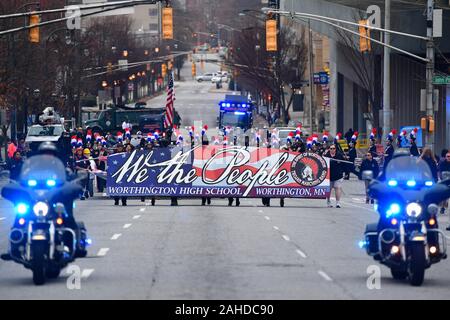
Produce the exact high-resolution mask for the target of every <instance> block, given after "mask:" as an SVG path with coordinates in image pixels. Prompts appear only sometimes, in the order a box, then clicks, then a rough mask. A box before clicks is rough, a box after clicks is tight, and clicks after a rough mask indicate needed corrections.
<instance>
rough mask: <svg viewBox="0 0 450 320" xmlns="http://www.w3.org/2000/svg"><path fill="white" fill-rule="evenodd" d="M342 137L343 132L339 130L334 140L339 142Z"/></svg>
mask: <svg viewBox="0 0 450 320" xmlns="http://www.w3.org/2000/svg"><path fill="white" fill-rule="evenodd" d="M341 139H342V133H340V132H338V134H337V135H336V137H334V142H335V143H337V142H339V140H341Z"/></svg>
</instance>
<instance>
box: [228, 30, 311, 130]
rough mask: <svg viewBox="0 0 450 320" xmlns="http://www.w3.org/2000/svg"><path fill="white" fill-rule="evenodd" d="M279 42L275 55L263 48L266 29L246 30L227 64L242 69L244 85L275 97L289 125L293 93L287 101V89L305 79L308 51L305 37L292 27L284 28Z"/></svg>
mask: <svg viewBox="0 0 450 320" xmlns="http://www.w3.org/2000/svg"><path fill="white" fill-rule="evenodd" d="M278 39H279V43H278V52H276V53H275V54H273V53H272V52H268V51H266V49H265V48H264V45H262V44H265V42H266V41H265V30H264V29H263V28H262V27H261V26H259V25H255V26H254V27H251V28H248V29H246V30H243V32H242V33H241V34H240V36H238V37H237V39H236V42H235V44H234V45H233V51H232V54H231V55H230V58H229V59H228V61H227V63H228V64H229V65H230V66H231V67H233V68H235V70H238V72H239V78H238V82H239V83H240V84H241V86H244V87H245V88H247V89H249V91H253V90H257V91H258V92H263V93H266V94H267V95H271V96H272V98H273V102H274V104H277V105H278V106H279V107H280V110H279V111H280V115H281V117H282V119H283V122H284V123H286V124H287V123H288V120H289V108H290V106H291V104H292V101H293V94H291V96H290V97H288V99H286V97H285V94H284V92H285V90H284V86H285V85H291V84H293V83H295V82H299V81H300V80H302V79H303V76H304V74H305V71H306V66H307V54H308V50H307V47H306V44H305V43H304V41H303V39H304V34H298V33H296V32H295V31H293V29H292V28H291V26H290V25H286V26H283V27H282V28H281V30H280V34H279V37H278ZM286 100H288V102H287V103H286Z"/></svg>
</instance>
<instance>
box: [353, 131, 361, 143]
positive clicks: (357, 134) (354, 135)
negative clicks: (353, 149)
mask: <svg viewBox="0 0 450 320" xmlns="http://www.w3.org/2000/svg"><path fill="white" fill-rule="evenodd" d="M358 136H359V133H358V131H355V132H353V135H352V138H351V141H352V142H353V143H355V142H356V140H358Z"/></svg>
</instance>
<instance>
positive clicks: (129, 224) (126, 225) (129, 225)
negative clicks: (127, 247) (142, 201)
mask: <svg viewBox="0 0 450 320" xmlns="http://www.w3.org/2000/svg"><path fill="white" fill-rule="evenodd" d="M129 227H131V223H127V224H124V225H123V228H124V229H128V228H129Z"/></svg>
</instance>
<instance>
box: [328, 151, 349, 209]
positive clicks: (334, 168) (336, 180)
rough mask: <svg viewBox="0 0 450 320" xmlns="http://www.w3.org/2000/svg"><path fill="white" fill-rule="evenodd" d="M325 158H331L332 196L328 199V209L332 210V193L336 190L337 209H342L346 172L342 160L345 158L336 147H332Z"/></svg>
mask: <svg viewBox="0 0 450 320" xmlns="http://www.w3.org/2000/svg"><path fill="white" fill-rule="evenodd" d="M324 157H328V158H330V195H329V196H328V197H327V206H328V208H332V207H333V206H332V205H331V200H330V196H331V191H332V190H333V189H334V192H335V194H336V208H341V203H340V201H341V194H342V182H343V180H344V179H343V172H344V165H345V164H344V163H343V162H341V160H344V156H343V154H342V153H340V152H339V151H338V150H337V148H336V146H335V145H331V146H330V149H329V150H328V151H327V152H326V153H325V155H324Z"/></svg>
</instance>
